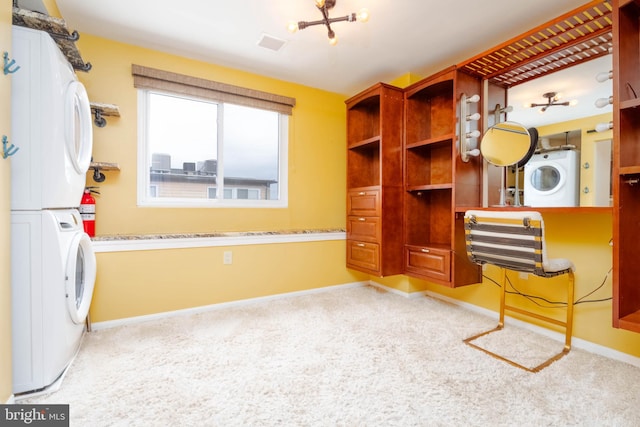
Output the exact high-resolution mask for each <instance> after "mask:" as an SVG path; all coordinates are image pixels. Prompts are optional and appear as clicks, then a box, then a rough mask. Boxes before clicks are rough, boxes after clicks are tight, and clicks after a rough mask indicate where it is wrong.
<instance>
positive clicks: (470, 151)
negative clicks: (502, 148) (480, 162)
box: [466, 148, 480, 157]
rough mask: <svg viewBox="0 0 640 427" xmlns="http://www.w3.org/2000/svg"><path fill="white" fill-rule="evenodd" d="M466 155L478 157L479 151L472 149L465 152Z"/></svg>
mask: <svg viewBox="0 0 640 427" xmlns="http://www.w3.org/2000/svg"><path fill="white" fill-rule="evenodd" d="M466 154H467V156H473V157H478V156H479V155H480V150H478V149H477V148H474V149H473V150H469V151H467V153H466Z"/></svg>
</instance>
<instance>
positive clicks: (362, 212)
mask: <svg viewBox="0 0 640 427" xmlns="http://www.w3.org/2000/svg"><path fill="white" fill-rule="evenodd" d="M347 215H358V216H380V190H363V191H357V190H349V191H348V192H347Z"/></svg>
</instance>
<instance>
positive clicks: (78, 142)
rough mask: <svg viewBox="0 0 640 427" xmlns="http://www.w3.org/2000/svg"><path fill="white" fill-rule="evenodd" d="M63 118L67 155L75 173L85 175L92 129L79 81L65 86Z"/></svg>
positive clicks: (88, 110) (91, 146) (91, 145)
mask: <svg viewBox="0 0 640 427" xmlns="http://www.w3.org/2000/svg"><path fill="white" fill-rule="evenodd" d="M64 116H65V117H64V121H65V125H64V131H65V142H66V144H65V146H66V149H67V155H68V156H69V160H70V161H71V164H72V165H73V167H74V169H75V170H76V172H77V173H78V174H85V173H86V172H87V170H88V169H89V164H90V163H91V152H92V150H93V127H92V122H91V105H90V103H89V97H88V96H87V91H86V90H85V88H84V85H83V84H82V83H80V82H79V81H72V82H71V83H69V85H68V86H67V91H66V93H65V114H64Z"/></svg>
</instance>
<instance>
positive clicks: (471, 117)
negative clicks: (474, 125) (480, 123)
mask: <svg viewBox="0 0 640 427" xmlns="http://www.w3.org/2000/svg"><path fill="white" fill-rule="evenodd" d="M470 120H474V121H476V120H480V113H473V114H470V115H468V116H467V121H470Z"/></svg>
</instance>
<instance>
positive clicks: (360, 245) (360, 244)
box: [356, 243, 364, 248]
mask: <svg viewBox="0 0 640 427" xmlns="http://www.w3.org/2000/svg"><path fill="white" fill-rule="evenodd" d="M356 246H358V247H360V248H364V243H356Z"/></svg>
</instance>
